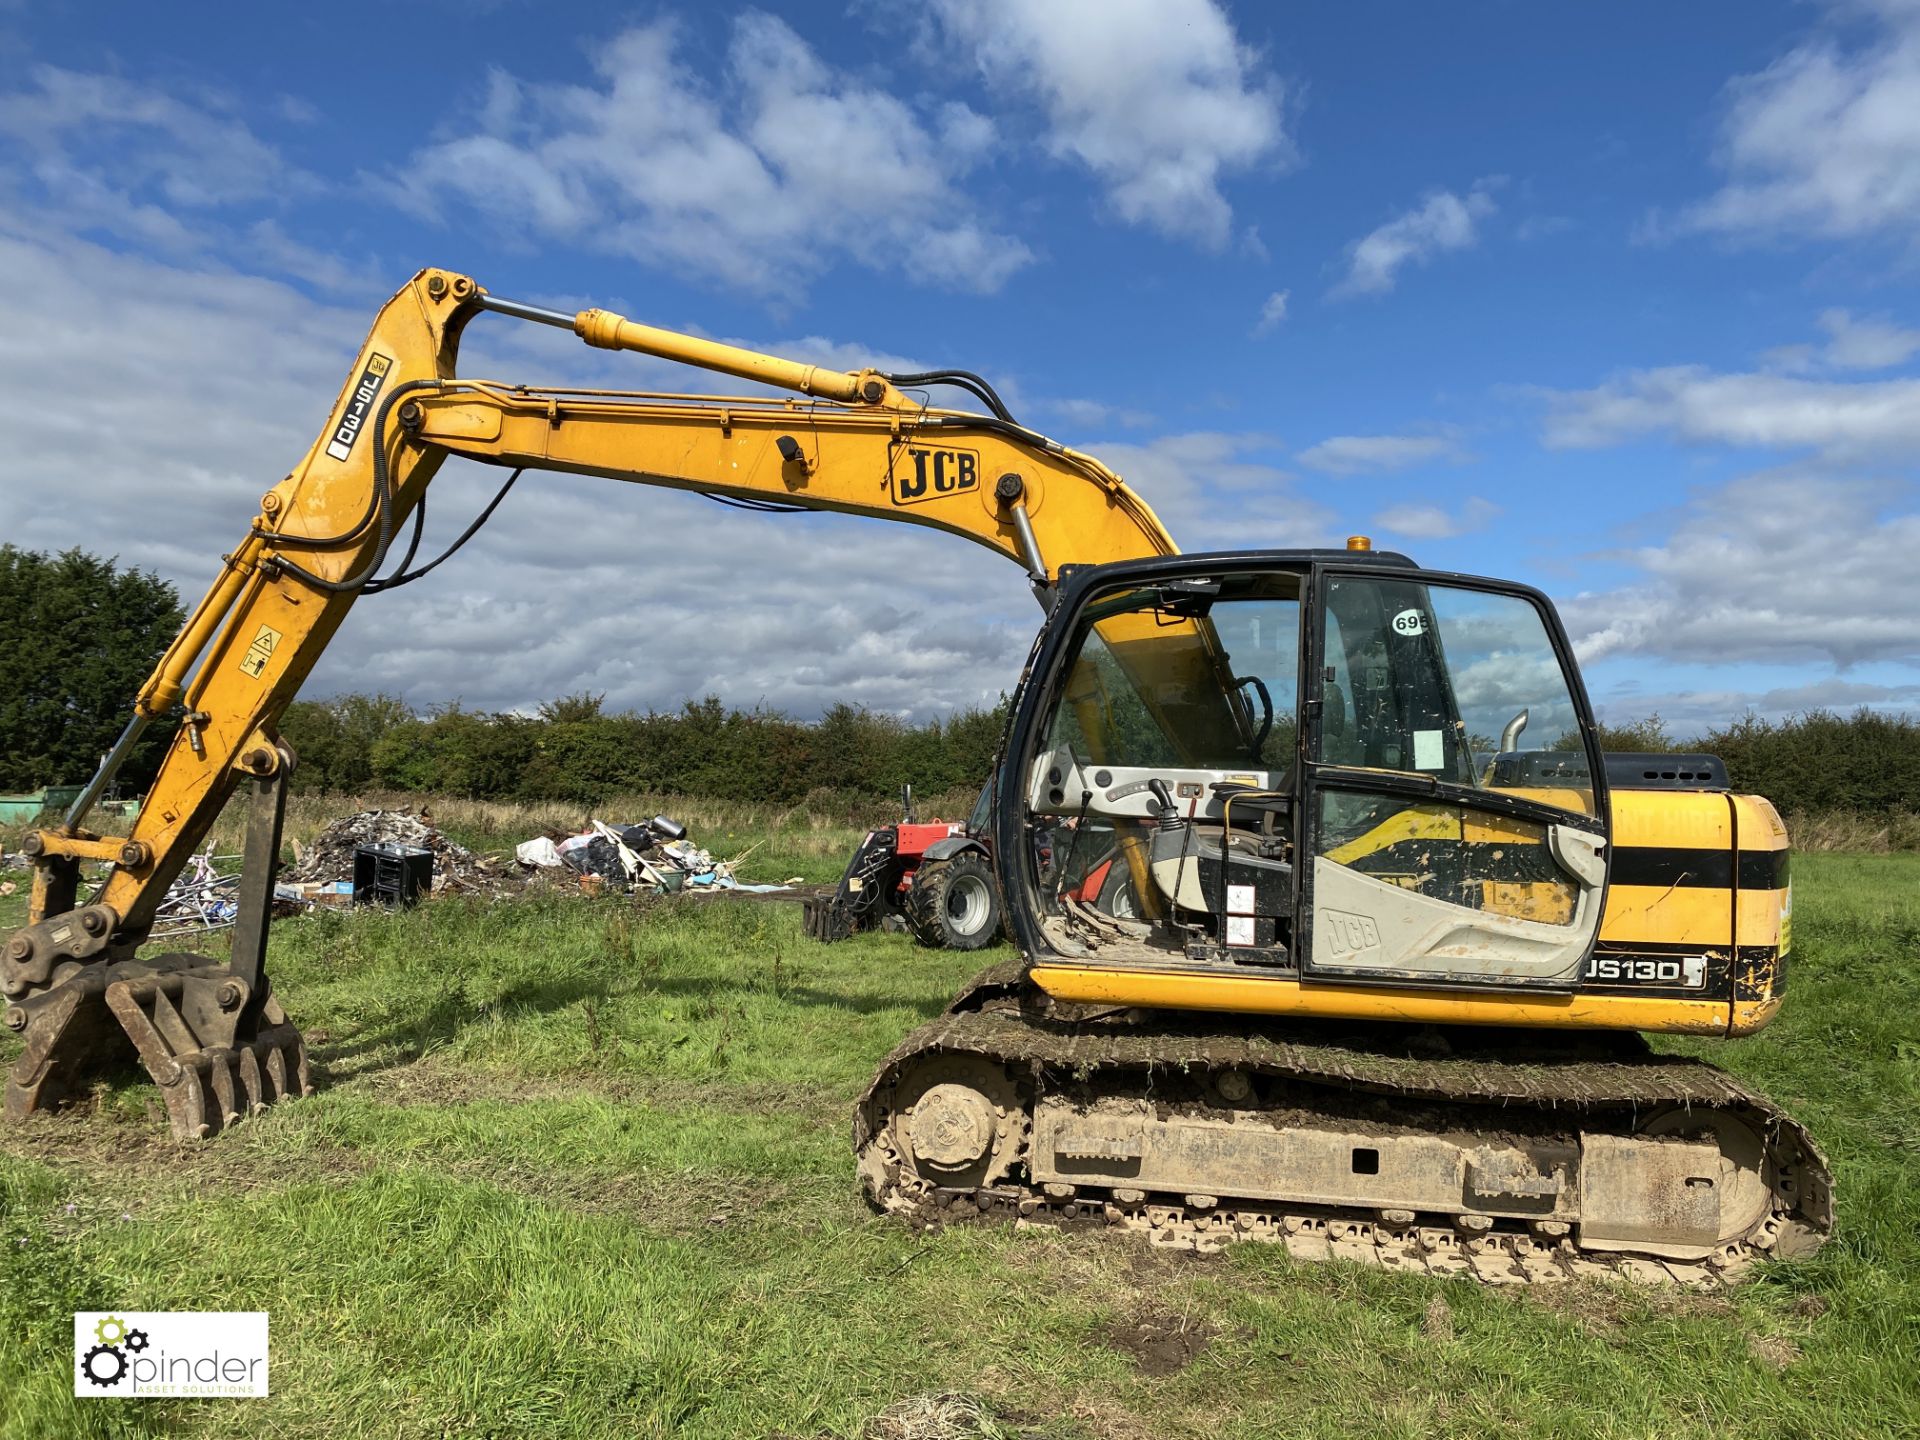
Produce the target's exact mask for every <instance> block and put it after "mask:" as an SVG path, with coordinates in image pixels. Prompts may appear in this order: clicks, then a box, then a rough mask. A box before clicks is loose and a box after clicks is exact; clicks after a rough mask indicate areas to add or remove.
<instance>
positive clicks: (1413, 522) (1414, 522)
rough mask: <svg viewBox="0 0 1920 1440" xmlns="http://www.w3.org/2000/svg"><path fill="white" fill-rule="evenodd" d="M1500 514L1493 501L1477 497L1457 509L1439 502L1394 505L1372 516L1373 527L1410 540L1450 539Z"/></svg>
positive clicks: (1483, 525) (1483, 524)
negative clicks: (1436, 503)
mask: <svg viewBox="0 0 1920 1440" xmlns="http://www.w3.org/2000/svg"><path fill="white" fill-rule="evenodd" d="M1499 513H1500V507H1499V506H1498V505H1495V504H1494V503H1493V502H1492V501H1491V500H1483V499H1481V498H1480V497H1479V496H1477V495H1476V496H1474V497H1473V498H1472V499H1470V500H1468V501H1467V502H1466V504H1464V505H1462V506H1461V507H1460V508H1459V509H1458V510H1447V509H1444V508H1442V507H1441V506H1438V505H1393V506H1389V507H1388V508H1387V509H1385V510H1382V511H1381V512H1380V513H1379V514H1378V515H1376V516H1374V517H1373V523H1374V526H1375V527H1376V528H1377V529H1380V530H1385V531H1387V532H1388V533H1389V534H1393V535H1404V536H1406V537H1407V538H1408V539H1409V540H1451V539H1453V538H1454V537H1455V536H1458V535H1465V534H1466V533H1467V532H1469V531H1471V530H1479V529H1483V528H1484V527H1485V526H1486V524H1487V522H1488V521H1490V520H1491V519H1493V517H1494V516H1496V515H1498V514H1499Z"/></svg>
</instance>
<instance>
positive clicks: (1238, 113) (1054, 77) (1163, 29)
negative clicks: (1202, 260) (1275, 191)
mask: <svg viewBox="0 0 1920 1440" xmlns="http://www.w3.org/2000/svg"><path fill="white" fill-rule="evenodd" d="M933 10H934V14H935V15H936V17H937V18H938V22H939V24H940V26H941V27H942V29H943V30H944V32H945V34H946V36H947V37H948V38H949V39H950V40H952V41H954V42H957V43H958V44H959V45H960V46H961V47H962V48H963V49H964V50H965V51H966V52H967V53H968V54H970V55H971V56H972V57H973V60H974V62H975V63H976V64H977V65H978V66H979V69H980V72H981V74H982V75H983V76H984V77H985V78H986V80H987V82H988V84H989V85H990V86H992V87H993V88H995V89H999V90H1003V91H1009V92H1012V93H1016V94H1022V95H1029V96H1031V97H1032V98H1033V99H1035V100H1036V101H1037V102H1038V103H1039V105H1040V107H1041V109H1042V110H1043V111H1044V112H1045V114H1046V119H1047V129H1046V135H1045V142H1044V143H1045V145H1046V148H1047V150H1048V152H1049V153H1050V154H1052V155H1053V156H1055V157H1056V158H1058V159H1062V160H1069V161H1072V162H1075V163H1077V164H1080V165H1083V166H1085V167H1086V168H1087V169H1088V170H1090V171H1092V172H1093V174H1094V176H1095V177H1096V178H1097V179H1098V180H1099V181H1100V182H1101V184H1103V185H1104V186H1105V187H1106V192H1107V198H1108V201H1109V202H1110V203H1111V204H1112V206H1113V209H1114V211H1115V213H1116V214H1118V215H1119V217H1120V218H1121V219H1122V220H1124V221H1126V222H1128V223H1129V224H1135V225H1145V226H1148V227H1150V228H1152V229H1154V230H1158V231H1159V232H1161V233H1162V234H1164V235H1169V236H1174V237H1178V238H1182V239H1190V240H1196V241H1199V242H1200V243H1202V244H1204V245H1208V246H1212V247H1219V246H1222V245H1224V244H1225V243H1226V242H1227V239H1228V238H1229V236H1230V234H1231V231H1232V225H1233V209H1232V206H1231V205H1230V204H1229V203H1228V201H1227V199H1226V197H1225V196H1224V195H1223V194H1222V193H1221V188H1220V187H1221V181H1222V178H1223V177H1224V176H1226V175H1228V174H1231V173H1233V172H1235V171H1241V170H1247V169H1250V168H1252V167H1255V166H1261V165H1264V166H1268V167H1275V168H1277V167H1280V166H1285V165H1289V164H1291V163H1292V162H1293V160H1294V148H1293V144H1292V142H1291V141H1290V140H1289V139H1288V137H1287V133H1286V125H1285V116H1284V92H1283V89H1282V87H1281V85H1280V83H1279V82H1278V81H1277V80H1275V79H1273V78H1271V77H1270V76H1266V75H1264V74H1262V73H1261V65H1260V61H1259V57H1258V56H1256V55H1254V54H1253V53H1252V52H1251V51H1250V50H1248V48H1247V47H1246V46H1245V45H1243V44H1241V43H1240V41H1239V39H1238V37H1237V36H1236V35H1235V34H1234V29H1233V22H1232V21H1231V20H1230V19H1229V18H1228V17H1227V15H1226V13H1225V11H1224V10H1223V9H1222V8H1221V6H1219V5H1218V4H1216V3H1214V0H1052V3H1049V4H1045V5H1036V4H1032V3H1029V0H934V6H933Z"/></svg>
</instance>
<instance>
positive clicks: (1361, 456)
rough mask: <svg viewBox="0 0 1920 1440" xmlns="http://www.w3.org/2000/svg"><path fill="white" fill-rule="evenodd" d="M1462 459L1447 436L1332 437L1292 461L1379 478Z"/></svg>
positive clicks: (1332, 472) (1333, 472)
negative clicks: (1388, 473) (1390, 472)
mask: <svg viewBox="0 0 1920 1440" xmlns="http://www.w3.org/2000/svg"><path fill="white" fill-rule="evenodd" d="M1464 458H1465V457H1464V456H1463V454H1462V453H1461V450H1460V446H1459V444H1458V442H1457V441H1455V440H1454V438H1453V437H1452V436H1451V435H1447V434H1438V435H1335V436H1332V437H1331V438H1329V439H1326V440H1322V441H1321V442H1320V443H1319V444H1318V445H1310V446H1308V447H1307V448H1306V449H1305V450H1302V451H1301V452H1300V453H1299V454H1298V455H1296V456H1294V459H1296V460H1298V461H1299V462H1300V463H1301V464H1302V465H1305V466H1306V467H1307V468H1308V469H1309V470H1320V471H1323V472H1325V473H1326V474H1329V475H1380V474H1385V473H1387V472H1389V471H1393V470H1405V469H1406V468H1408V467H1409V466H1412V465H1425V464H1427V463H1428V462H1430V461H1435V460H1444V461H1450V462H1451V461H1459V460H1461V459H1464Z"/></svg>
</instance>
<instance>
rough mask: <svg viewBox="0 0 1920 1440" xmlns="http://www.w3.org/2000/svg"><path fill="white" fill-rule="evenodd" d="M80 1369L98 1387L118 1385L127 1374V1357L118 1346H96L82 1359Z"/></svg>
mask: <svg viewBox="0 0 1920 1440" xmlns="http://www.w3.org/2000/svg"><path fill="white" fill-rule="evenodd" d="M103 1323H104V1322H103ZM80 1368H81V1370H82V1371H84V1372H85V1374H86V1377H87V1379H89V1380H91V1381H92V1382H93V1383H94V1384H96V1385H100V1386H107V1385H118V1384H119V1383H120V1382H121V1380H122V1379H124V1378H125V1376H126V1373H127V1357H126V1356H124V1355H122V1354H121V1353H120V1351H119V1349H118V1348H117V1347H116V1346H112V1345H96V1346H94V1347H93V1348H92V1349H91V1350H89V1351H87V1353H86V1355H85V1356H84V1357H83V1358H82V1359H81V1361H80Z"/></svg>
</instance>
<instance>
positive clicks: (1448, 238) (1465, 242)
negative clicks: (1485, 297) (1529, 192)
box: [1330, 177, 1499, 296]
mask: <svg viewBox="0 0 1920 1440" xmlns="http://www.w3.org/2000/svg"><path fill="white" fill-rule="evenodd" d="M1498 183H1499V181H1498V178H1497V177H1492V178H1489V179H1486V180H1481V181H1478V182H1477V183H1476V184H1475V185H1474V187H1473V188H1472V189H1471V190H1469V191H1468V192H1467V193H1466V194H1465V195H1464V196H1462V195H1456V194H1454V193H1453V191H1451V190H1436V191H1434V192H1433V193H1432V194H1430V195H1428V196H1427V198H1426V199H1425V200H1423V201H1422V202H1421V203H1420V204H1419V205H1418V206H1416V207H1415V208H1413V209H1411V210H1408V211H1406V212H1405V213H1404V214H1401V215H1397V216H1395V217H1394V218H1393V219H1391V220H1389V221H1388V222H1387V223H1386V224H1384V225H1382V226H1381V227H1380V228H1379V229H1377V230H1374V231H1372V232H1371V233H1369V234H1367V235H1364V236H1362V237H1361V238H1360V239H1358V240H1356V241H1355V242H1354V243H1353V244H1352V245H1351V246H1349V247H1348V250H1347V274H1346V278H1345V279H1343V280H1341V282H1340V283H1339V284H1338V285H1336V286H1334V287H1333V289H1332V291H1331V292H1330V293H1331V294H1333V295H1335V296H1346V295H1384V294H1386V293H1387V292H1388V291H1389V290H1391V289H1393V287H1394V284H1395V282H1396V281H1397V280H1398V278H1399V274H1400V271H1401V270H1402V269H1403V268H1405V267H1406V266H1408V265H1424V264H1426V263H1427V262H1428V261H1429V260H1431V259H1432V258H1433V257H1434V256H1435V255H1439V254H1442V253H1445V252H1448V251H1454V250H1471V249H1472V248H1473V247H1474V246H1475V245H1477V244H1478V243H1479V242H1480V228H1479V227H1480V222H1481V221H1482V220H1485V219H1486V218H1487V217H1488V216H1490V215H1492V214H1493V213H1494V211H1495V210H1496V209H1497V208H1498V207H1497V206H1496V205H1495V204H1494V201H1493V196H1492V194H1491V193H1490V192H1491V191H1492V190H1493V189H1494V188H1495V187H1496V186H1497V185H1498Z"/></svg>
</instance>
